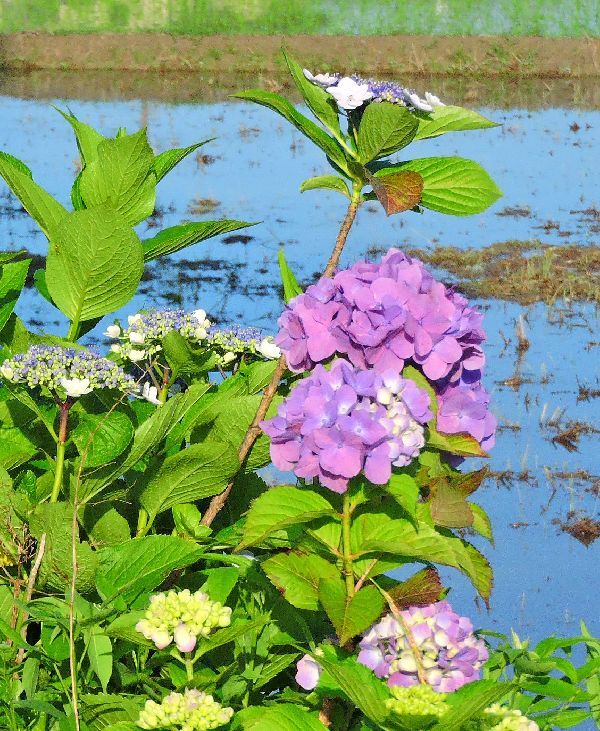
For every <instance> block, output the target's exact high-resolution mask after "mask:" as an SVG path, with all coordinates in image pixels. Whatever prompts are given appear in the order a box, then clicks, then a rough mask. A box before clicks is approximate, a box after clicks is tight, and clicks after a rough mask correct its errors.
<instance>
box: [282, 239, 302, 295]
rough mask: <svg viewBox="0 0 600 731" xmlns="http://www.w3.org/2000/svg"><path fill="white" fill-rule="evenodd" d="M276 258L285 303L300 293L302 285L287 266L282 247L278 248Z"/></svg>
mask: <svg viewBox="0 0 600 731" xmlns="http://www.w3.org/2000/svg"><path fill="white" fill-rule="evenodd" d="M277 258H278V259H279V271H280V273H281V282H282V284H283V299H284V300H285V302H286V304H287V303H288V302H289V301H290V300H292V299H294V297H297V296H298V295H299V294H302V287H301V286H300V285H299V284H298V280H297V279H296V276H295V275H294V272H293V271H292V270H291V269H290V268H289V266H288V263H287V261H286V259H285V254H284V253H283V250H282V249H279V253H278V255H277Z"/></svg>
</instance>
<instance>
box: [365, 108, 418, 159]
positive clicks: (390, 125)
mask: <svg viewBox="0 0 600 731" xmlns="http://www.w3.org/2000/svg"><path fill="white" fill-rule="evenodd" d="M418 127H419V122H418V119H417V118H416V117H415V115H414V114H413V113H412V112H409V111H408V109H407V108H406V107H402V106H399V105H398V104H391V103H390V102H381V103H379V104H369V105H368V106H367V108H366V109H365V111H364V113H363V115H362V119H361V120H360V127H359V128H358V140H357V146H358V154H359V158H360V161H361V162H362V163H368V162H371V161H372V160H378V159H379V158H380V157H387V156H388V155H392V154H393V153H394V152H398V150H401V149H402V148H403V147H406V145H408V144H409V143H410V142H412V140H413V138H414V136H415V134H416V132H417V129H418Z"/></svg>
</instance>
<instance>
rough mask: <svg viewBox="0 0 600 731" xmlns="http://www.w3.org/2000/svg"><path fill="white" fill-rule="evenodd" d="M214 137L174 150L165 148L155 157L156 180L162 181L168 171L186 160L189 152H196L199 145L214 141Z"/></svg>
mask: <svg viewBox="0 0 600 731" xmlns="http://www.w3.org/2000/svg"><path fill="white" fill-rule="evenodd" d="M213 139H214V138H212V139H209V140H203V141H202V142H196V144H194V145H190V146H189V147H178V148H175V149H173V150H165V151H164V152H161V153H159V154H158V155H156V157H155V158H154V173H155V175H156V182H157V183H158V182H160V181H161V180H162V179H163V178H164V177H165V175H167V173H170V172H171V170H173V168H174V167H175V166H176V165H179V163H180V162H181V161H182V160H184V159H185V158H186V157H187V156H188V155H189V154H191V153H192V152H194V150H197V149H198V148H199V147H202V145H205V144H206V143H207V142H212V141H213Z"/></svg>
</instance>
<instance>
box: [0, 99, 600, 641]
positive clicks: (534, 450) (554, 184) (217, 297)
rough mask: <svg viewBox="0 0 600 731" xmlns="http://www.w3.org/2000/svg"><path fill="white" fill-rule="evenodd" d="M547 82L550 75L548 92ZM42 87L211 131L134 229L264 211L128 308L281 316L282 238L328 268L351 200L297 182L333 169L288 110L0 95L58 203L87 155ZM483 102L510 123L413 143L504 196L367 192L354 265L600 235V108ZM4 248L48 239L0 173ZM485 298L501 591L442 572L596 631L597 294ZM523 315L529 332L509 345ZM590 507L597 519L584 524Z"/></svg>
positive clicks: (351, 254) (467, 604) (59, 324)
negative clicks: (402, 201)
mask: <svg viewBox="0 0 600 731" xmlns="http://www.w3.org/2000/svg"><path fill="white" fill-rule="evenodd" d="M543 93H544V88H543V86H540V89H539V96H540V97H541V96H542V95H543ZM50 101H55V102H56V103H58V104H59V105H62V106H63V107H65V106H67V105H68V106H69V107H70V108H71V109H72V111H73V112H74V113H75V114H76V115H77V116H79V117H80V118H82V119H84V120H85V121H88V122H90V123H92V124H94V125H95V126H97V127H98V128H99V129H100V130H101V131H103V132H105V133H114V132H115V130H116V127H117V126H126V127H127V128H128V129H130V130H132V131H133V130H135V129H137V128H139V127H140V126H142V125H147V126H148V128H149V131H150V138H151V142H152V144H153V145H154V146H155V148H156V149H158V150H161V149H164V148H165V147H167V146H179V145H181V146H182V145H187V144H189V143H191V142H194V141H197V140H201V139H206V138H209V137H216V138H217V139H216V140H215V141H214V142H211V143H210V144H209V145H207V146H206V147H204V148H202V149H201V150H200V151H199V152H200V154H199V156H198V157H191V158H190V159H189V160H187V161H186V162H184V163H183V164H182V165H181V166H180V168H178V170H177V171H176V172H175V173H173V174H172V175H171V176H170V177H169V178H168V179H167V181H166V182H163V183H162V184H161V186H160V188H159V196H158V201H159V210H158V213H157V215H156V216H155V217H154V219H153V221H152V225H151V227H147V226H146V225H144V226H142V227H141V229H140V235H141V236H143V237H144V236H145V237H148V236H152V235H154V233H155V232H156V230H159V229H160V228H162V227H164V226H170V225H174V224H176V223H179V222H181V221H182V219H188V220H203V219H206V220H208V219H211V218H221V217H232V218H241V219H244V220H247V221H261V224H260V225H258V226H256V227H254V228H251V229H247V230H245V231H243V232H241V233H242V234H243V235H244V236H243V237H241V238H239V237H224V238H219V239H215V240H212V241H209V242H206V243H203V244H199V245H197V246H195V247H193V248H191V249H189V250H187V251H185V252H181V253H180V254H178V255H176V256H174V257H172V258H171V259H169V260H167V261H164V262H161V263H160V265H155V266H154V267H151V268H149V270H148V273H147V277H146V281H144V282H143V283H142V288H141V290H140V294H139V295H138V296H137V297H136V299H135V302H134V303H133V304H132V305H131V306H130V307H128V308H126V309H125V310H124V311H123V313H122V314H123V315H125V314H127V313H130V312H132V311H135V310H137V309H139V308H141V307H144V306H146V307H148V306H165V307H172V306H179V305H183V306H185V307H188V308H191V307H195V306H202V307H204V308H206V310H207V311H209V312H210V313H211V314H212V316H213V319H215V320H218V321H221V322H224V323H225V322H240V321H243V322H245V323H247V324H249V325H250V324H252V325H258V326H260V327H263V328H264V329H265V330H267V331H273V329H274V318H275V317H276V315H277V313H278V312H279V310H280V308H281V302H280V300H279V293H278V289H277V287H276V286H274V282H276V281H277V274H276V271H277V270H276V264H275V262H276V256H277V252H278V250H279V249H280V248H281V247H283V248H284V250H285V253H286V257H287V258H288V261H289V263H290V265H291V266H292V268H293V269H294V270H295V271H296V273H297V274H298V276H299V278H300V279H302V280H304V281H309V280H310V279H311V278H312V277H313V276H314V274H315V273H316V272H318V271H319V270H321V269H322V267H323V266H324V263H325V259H326V251H327V250H328V249H329V248H330V247H331V245H332V242H333V240H334V238H335V234H336V231H337V227H338V226H339V223H340V220H341V218H342V217H343V214H344V208H345V206H344V202H343V199H342V198H341V197H340V196H336V194H334V193H331V194H329V193H324V192H310V193H305V194H303V195H300V194H299V193H298V186H299V184H300V183H301V182H302V180H304V179H305V178H307V177H310V176H313V175H317V174H320V173H324V172H326V171H327V167H326V164H325V161H324V160H323V158H322V156H321V155H320V153H318V152H316V151H314V150H313V149H312V148H311V147H309V145H308V144H307V143H306V142H305V141H304V139H303V138H302V137H301V136H300V135H299V134H298V133H297V132H296V131H295V130H292V129H290V128H289V127H288V126H286V125H285V124H284V123H283V122H282V121H280V120H279V118H277V117H275V116H274V115H272V114H270V113H269V112H267V111H266V110H263V109H260V108H255V107H252V106H250V105H245V104H238V103H224V102H218V103H211V104H204V105H202V104H198V103H193V104H192V103H165V102H157V101H148V100H144V99H136V98H132V99H130V100H128V101H122V102H119V101H94V100H90V99H89V98H88V99H87V100H85V101H83V100H80V99H77V98H63V99H57V100H51V99H48V98H44V99H36V98H28V99H23V98H17V97H10V96H5V97H0V113H1V119H2V124H1V127H0V149H2V150H7V151H10V152H11V153H12V154H13V155H16V156H17V157H19V158H21V159H23V160H24V161H25V162H27V164H29V165H30V166H31V168H32V169H33V171H34V176H35V178H36V180H37V181H38V182H39V183H41V184H42V185H43V186H44V187H46V188H47V189H48V190H49V191H50V192H51V193H53V194H54V195H55V196H56V197H57V198H58V199H59V200H61V201H62V202H63V203H65V204H67V202H68V192H69V187H70V184H71V181H72V179H73V176H74V173H75V166H76V157H77V156H76V151H75V147H74V144H73V140H72V138H71V133H70V129H69V128H68V127H67V126H66V125H65V124H64V122H63V121H62V120H61V118H60V117H59V116H58V115H57V114H56V113H55V112H54V111H53V110H52V109H51V108H50V106H49V102H50ZM535 106H536V107H538V106H539V105H537V104H536V105H535ZM481 111H482V113H484V114H486V115H488V116H490V117H493V118H494V119H495V120H497V121H498V122H501V123H502V127H501V128H497V129H494V130H489V131H486V132H481V133H480V132H472V133H469V134H468V135H466V136H463V135H455V136H452V135H447V136H446V137H444V138H442V139H438V140H434V141H429V142H422V143H419V145H418V146H416V145H415V147H414V150H413V151H412V155H413V156H430V155H438V154H443V155H464V156H468V157H472V158H473V159H475V160H478V161H479V162H480V163H482V164H483V165H484V166H485V167H486V168H487V169H488V170H489V171H490V173H491V174H492V175H493V177H494V178H495V180H496V181H497V182H498V184H499V185H500V187H501V188H502V189H503V190H504V191H505V196H504V198H503V199H501V200H500V201H499V202H498V203H497V204H496V205H494V206H493V207H492V208H491V209H490V210H489V211H487V212H486V213H484V214H481V215H479V216H476V217H472V218H451V217H447V216H442V215H438V214H435V213H429V212H428V213H425V214H424V215H422V216H421V215H416V214H412V213H411V214H405V215H403V216H401V217H396V218H391V219H386V217H385V216H384V215H383V213H382V212H381V211H380V210H379V209H378V208H377V207H376V206H375V205H369V206H366V207H365V208H364V209H363V210H362V211H361V213H360V215H359V221H358V224H357V226H356V228H355V229H354V230H353V233H352V234H351V237H350V240H349V243H348V247H347V250H346V252H345V254H344V259H343V262H344V263H350V262H352V261H354V260H356V259H357V258H358V257H361V256H365V255H367V254H368V253H369V252H371V253H373V252H374V251H376V250H380V249H387V248H388V247H390V246H403V245H410V246H411V247H431V246H435V245H436V244H438V243H439V244H444V245H455V246H458V247H467V246H486V245H488V244H491V243H494V242H497V241H504V240H507V239H530V238H539V239H540V240H542V241H544V242H548V243H553V244H561V243H564V242H570V243H578V244H580V245H582V246H589V245H590V244H592V243H595V242H596V241H597V239H598V215H597V213H594V211H596V212H597V209H598V208H600V189H599V187H598V184H597V164H596V162H595V155H594V150H597V149H598V146H599V144H600V111H597V110H592V109H590V110H585V109H581V108H579V109H575V108H572V107H571V108H568V107H561V106H556V107H553V108H547V109H539V108H536V109H531V110H528V109H527V108H511V109H493V108H487V107H486V108H484V107H482V108H481ZM0 248H1V249H20V248H26V249H28V250H30V251H31V252H34V253H36V254H39V255H44V254H45V250H46V243H45V240H44V238H43V237H42V236H41V235H40V234H39V233H38V232H37V230H36V228H35V225H34V224H33V223H32V222H31V221H30V220H29V219H28V218H27V217H26V216H25V215H23V213H22V212H21V211H20V209H19V206H18V204H17V203H16V202H15V200H14V199H12V198H11V197H10V196H9V195H8V194H7V191H6V188H5V187H4V186H3V184H0ZM482 307H483V308H484V310H485V312H486V325H487V331H488V333H489V350H488V352H489V368H488V376H487V383H488V386H489V387H490V388H491V390H492V391H493V394H494V398H495V409H496V412H497V415H498V418H499V421H500V425H501V429H500V432H499V435H498V443H497V446H496V448H495V449H494V451H493V456H492V458H491V460H490V468H491V470H492V471H493V477H492V478H490V479H489V480H488V481H487V482H486V483H485V486H484V487H483V488H482V489H481V490H480V492H479V493H478V499H479V501H480V502H481V504H482V505H483V506H484V507H485V508H486V509H487V510H488V511H489V512H490V514H491V516H492V520H493V524H494V526H495V538H496V545H495V547H493V548H492V547H490V546H484V545H483V542H481V541H476V542H477V543H478V545H481V546H482V547H483V548H484V550H485V551H486V553H487V555H488V556H489V557H490V559H491V561H492V564H493V566H494V569H495V575H496V581H495V591H494V595H493V602H492V609H491V612H490V613H489V614H488V613H487V612H486V611H485V610H484V609H483V608H481V607H477V606H475V605H474V599H473V591H472V589H471V588H470V587H469V586H468V585H467V582H466V581H463V580H462V579H461V578H460V577H457V576H456V575H451V574H450V573H446V576H447V577H448V578H449V579H451V580H452V582H453V586H454V587H455V588H454V590H453V592H452V599H453V601H454V603H455V604H456V606H457V607H458V608H459V609H460V610H461V611H464V612H467V613H472V614H474V615H475V616H476V623H477V624H479V625H480V626H484V627H488V628H491V629H494V630H508V629H509V628H510V627H513V628H514V629H515V630H516V631H517V632H518V633H519V634H520V635H522V636H531V637H533V638H539V637H540V636H542V635H544V634H549V633H552V632H554V633H558V634H563V635H564V634H570V635H573V634H578V622H579V619H580V618H584V619H585V620H586V621H587V622H588V624H589V626H590V629H591V630H592V631H595V632H596V633H598V631H599V630H600V625H599V622H598V618H597V617H598V611H597V609H598V598H599V597H598V590H597V586H596V583H595V580H594V576H595V572H596V568H597V561H598V555H597V549H598V545H600V542H599V543H597V544H595V545H594V544H593V543H591V544H590V545H587V546H586V545H585V544H584V542H582V540H585V539H586V538H589V536H587V534H585V532H582V526H585V525H588V526H589V525H591V526H592V527H593V526H594V522H593V521H595V520H596V519H598V518H599V516H598V504H599V498H598V490H599V477H598V472H599V468H598V459H597V447H595V446H594V445H595V443H596V444H597V437H598V434H596V433H594V432H593V431H591V430H592V428H593V417H594V412H596V413H597V411H598V400H597V397H598V388H599V385H598V370H597V363H598V352H599V351H598V347H599V342H598V341H599V340H600V337H599V336H598V330H597V319H596V314H597V313H596V312H595V310H594V308H593V306H591V305H573V306H571V305H569V304H568V303H567V304H565V303H557V304H556V305H555V306H553V307H552V308H549V307H546V306H545V305H535V306H532V307H529V308H522V307H520V306H517V305H515V304H512V303H505V302H498V301H491V302H485V303H482ZM19 311H20V314H21V316H22V317H24V319H25V320H27V321H29V322H30V324H31V326H32V327H33V328H34V329H35V328H36V327H41V326H42V325H46V326H49V327H51V328H52V329H55V328H58V329H59V330H60V329H64V327H65V324H64V321H63V320H62V319H61V317H60V316H59V315H58V314H57V313H56V311H53V310H51V309H50V308H49V306H48V305H47V304H46V303H45V302H44V301H43V300H42V299H41V297H39V296H37V295H36V294H34V293H33V292H32V291H29V292H28V293H27V294H26V296H24V297H23V299H22V301H21V302H20V305H19ZM519 320H521V321H522V322H523V323H524V324H523V325H522V326H521V329H523V328H524V332H525V334H526V337H527V339H528V340H529V347H528V349H526V350H523V351H522V352H521V357H520V360H517V346H518V342H517V337H516V329H515V328H516V323H517V322H519ZM97 332H101V328H99V329H98V331H97ZM597 427H598V424H596V428H597ZM565 432H566V435H565ZM585 518H588V519H591V520H590V521H589V522H588V523H587V524H585V523H579V522H578V521H580V520H581V519H585ZM573 526H575V528H573ZM565 527H571V528H572V530H573V532H574V533H575V534H576V536H578V537H574V536H573V535H571V534H570V533H569V532H565V530H564V528H565ZM577 528H579V529H580V530H579V532H577Z"/></svg>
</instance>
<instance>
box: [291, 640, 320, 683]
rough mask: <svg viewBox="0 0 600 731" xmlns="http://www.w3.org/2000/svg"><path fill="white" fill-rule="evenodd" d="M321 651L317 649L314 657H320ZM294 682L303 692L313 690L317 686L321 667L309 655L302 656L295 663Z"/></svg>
mask: <svg viewBox="0 0 600 731" xmlns="http://www.w3.org/2000/svg"><path fill="white" fill-rule="evenodd" d="M322 654H323V650H321V649H320V648H317V649H316V650H315V655H322ZM295 677H296V682H297V683H298V685H299V686H300V687H301V688H304V690H314V689H315V688H316V687H317V685H318V684H319V678H320V677H321V666H320V665H319V663H318V662H317V661H316V660H315V659H314V658H313V657H311V656H310V655H304V657H301V658H300V660H298V662H297V663H296V676H295Z"/></svg>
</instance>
